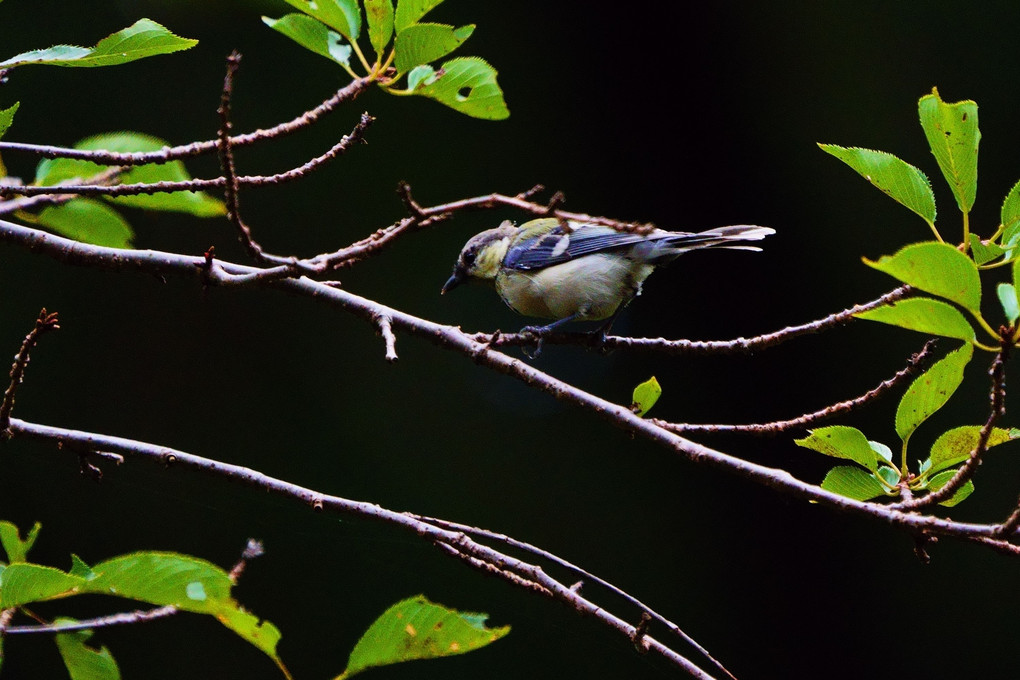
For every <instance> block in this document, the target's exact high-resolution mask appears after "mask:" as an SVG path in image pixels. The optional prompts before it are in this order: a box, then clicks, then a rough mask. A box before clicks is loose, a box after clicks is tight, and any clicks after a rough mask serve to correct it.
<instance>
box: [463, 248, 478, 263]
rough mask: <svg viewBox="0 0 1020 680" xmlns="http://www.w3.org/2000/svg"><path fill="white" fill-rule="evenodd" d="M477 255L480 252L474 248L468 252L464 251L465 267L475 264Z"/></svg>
mask: <svg viewBox="0 0 1020 680" xmlns="http://www.w3.org/2000/svg"><path fill="white" fill-rule="evenodd" d="M477 256H478V253H477V252H475V251H474V250H469V251H467V252H466V253H464V257H463V260H464V266H465V267H471V266H473V265H474V264H475V258H476V257H477Z"/></svg>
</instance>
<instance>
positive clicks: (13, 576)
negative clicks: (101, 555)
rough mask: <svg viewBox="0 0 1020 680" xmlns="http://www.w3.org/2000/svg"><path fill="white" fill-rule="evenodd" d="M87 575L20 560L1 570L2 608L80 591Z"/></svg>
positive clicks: (0, 601) (0, 606) (0, 593)
mask: <svg viewBox="0 0 1020 680" xmlns="http://www.w3.org/2000/svg"><path fill="white" fill-rule="evenodd" d="M85 583H86V581H85V579H82V578H79V577H77V576H71V575H70V574H65V573H64V572H62V571H60V570H59V569H54V568H53V567H46V566H43V565H41V564H32V563H30V562H19V563H17V564H11V565H8V566H7V568H6V569H4V570H3V573H0V609H10V608H11V607H18V606H21V605H24V604H30V603H32V602H40V601H42V600H53V599H55V598H59V597H67V596H68V595H74V594H76V593H77V592H79V590H80V588H81V587H82V586H84V585H85Z"/></svg>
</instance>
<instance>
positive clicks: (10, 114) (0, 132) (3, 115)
mask: <svg viewBox="0 0 1020 680" xmlns="http://www.w3.org/2000/svg"><path fill="white" fill-rule="evenodd" d="M19 106H21V102H14V106H11V107H9V108H6V109H3V110H2V111H0V138H3V136H4V134H6V133H7V130H8V129H10V127H11V124H12V123H14V114H15V113H17V112H18V107H19Z"/></svg>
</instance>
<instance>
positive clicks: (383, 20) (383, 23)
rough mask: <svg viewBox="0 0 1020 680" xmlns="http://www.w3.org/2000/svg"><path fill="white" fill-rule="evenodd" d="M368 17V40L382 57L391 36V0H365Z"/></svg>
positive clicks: (366, 15)
mask: <svg viewBox="0 0 1020 680" xmlns="http://www.w3.org/2000/svg"><path fill="white" fill-rule="evenodd" d="M365 17H366V18H367V19H368V40H369V42H371V43H372V48H373V49H374V50H375V53H376V54H377V55H378V56H379V58H380V59H382V55H383V51H384V50H385V49H386V46H387V45H388V44H389V42H390V38H392V37H393V0H365Z"/></svg>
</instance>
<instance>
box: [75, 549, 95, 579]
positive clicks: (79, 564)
mask: <svg viewBox="0 0 1020 680" xmlns="http://www.w3.org/2000/svg"><path fill="white" fill-rule="evenodd" d="M68 573H69V574H71V576H77V577H79V578H83V579H85V580H88V579H91V578H95V576H96V572H94V571H92V567H90V566H89V565H87V564H85V561H84V560H82V558H80V557H78V556H77V555H75V554H74V553H71V571H69V572H68Z"/></svg>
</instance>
